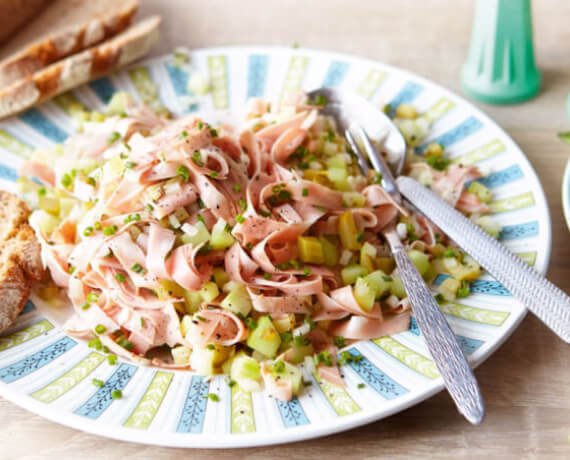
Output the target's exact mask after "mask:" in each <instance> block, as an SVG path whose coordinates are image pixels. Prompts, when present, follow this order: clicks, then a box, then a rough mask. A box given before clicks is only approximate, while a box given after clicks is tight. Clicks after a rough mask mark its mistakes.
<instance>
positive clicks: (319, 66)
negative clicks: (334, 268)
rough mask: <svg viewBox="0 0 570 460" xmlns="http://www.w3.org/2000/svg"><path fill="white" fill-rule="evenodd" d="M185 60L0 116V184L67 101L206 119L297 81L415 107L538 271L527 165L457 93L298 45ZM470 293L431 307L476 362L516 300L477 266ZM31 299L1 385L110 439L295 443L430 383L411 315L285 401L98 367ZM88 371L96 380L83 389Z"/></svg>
mask: <svg viewBox="0 0 570 460" xmlns="http://www.w3.org/2000/svg"><path fill="white" fill-rule="evenodd" d="M192 64H193V68H192V70H188V69H183V68H180V67H176V66H175V65H173V61H172V59H171V57H170V56H164V57H160V58H157V59H153V60H150V61H147V62H144V63H141V64H137V65H135V66H133V67H131V68H129V69H127V70H124V71H121V72H118V73H115V74H113V75H111V76H109V77H106V78H102V79H99V80H97V81H94V82H92V83H90V84H88V85H85V86H83V87H81V88H78V89H76V90H73V91H71V92H69V93H67V94H66V95H64V96H60V97H58V98H56V99H54V100H53V101H50V102H47V103H45V104H42V105H41V106H39V107H37V108H34V109H30V110H28V111H26V112H24V113H22V114H20V115H19V116H17V117H13V118H10V119H8V120H4V121H1V122H0V154H1V155H0V186H2V187H3V188H6V189H10V190H14V189H15V180H16V179H17V173H16V171H17V169H18V166H19V164H20V163H21V162H22V160H23V159H24V158H26V156H28V155H29V154H30V152H31V151H32V150H33V149H35V148H38V147H42V146H47V145H50V144H52V143H54V142H61V141H63V140H64V139H65V138H66V137H67V136H69V135H70V134H71V133H72V132H73V124H72V120H71V118H70V116H69V108H70V105H71V104H72V103H74V102H77V103H79V104H82V105H84V106H85V107H87V108H89V109H92V110H97V109H99V110H100V109H101V108H102V107H103V105H104V104H105V103H106V102H107V101H108V100H109V99H110V97H111V95H112V94H113V92H114V91H116V90H127V91H130V92H131V93H133V94H134V95H135V96H136V97H138V98H141V97H142V96H143V95H144V97H145V98H147V99H148V98H149V97H153V94H154V95H155V97H156V98H159V99H160V102H161V103H162V104H164V105H165V106H166V107H168V108H169V109H170V110H171V111H172V112H174V113H175V114H177V115H181V114H183V113H188V112H192V111H200V112H201V113H204V114H206V119H208V120H209V121H211V122H214V123H216V122H218V121H223V120H227V119H228V117H230V115H229V114H230V113H231V112H235V111H240V110H241V109H242V107H243V104H244V102H245V100H246V99H247V98H248V97H252V96H261V97H266V98H270V99H278V98H279V97H281V95H282V94H284V92H286V91H289V90H291V89H295V88H300V87H302V88H306V89H311V88H315V87H319V86H323V85H328V86H331V85H334V86H341V87H343V88H346V89H348V90H352V91H356V92H358V93H360V94H361V95H362V96H364V97H366V98H367V99H369V100H370V101H372V102H373V103H374V104H381V103H382V104H384V103H391V104H392V106H396V105H398V104H399V103H402V102H411V103H413V104H415V105H416V106H417V107H418V108H419V110H420V111H421V112H422V113H423V116H424V117H426V118H427V119H428V120H430V121H431V122H432V123H433V129H432V133H431V134H430V139H428V141H430V140H432V139H435V140H437V141H438V142H441V143H442V144H444V145H445V147H446V150H447V151H448V152H449V153H450V155H451V156H452V158H453V161H455V162H457V163H463V164H477V165H478V166H481V167H482V168H483V170H484V171H486V173H485V178H484V179H483V182H484V183H485V185H487V186H488V187H490V188H492V189H493V192H494V195H495V201H494V202H493V204H492V205H491V207H492V210H493V213H494V214H495V217H496V219H497V220H498V221H499V222H500V223H501V225H502V226H503V231H502V233H501V240H502V241H503V243H504V244H506V245H507V246H508V247H509V248H510V249H512V250H513V251H515V252H516V253H518V254H519V255H520V256H521V257H522V258H524V260H526V261H527V262H528V263H529V264H531V265H534V266H535V267H536V268H537V269H538V270H539V271H541V272H543V273H544V272H545V271H546V268H547V265H548V258H549V255H550V239H551V238H550V237H551V235H550V218H549V215H548V207H547V204H546V201H545V198H544V193H543V191H542V188H541V186H540V183H539V181H538V179H537V177H536V174H535V173H534V171H533V170H532V168H531V166H530V164H529V162H528V161H527V159H526V158H525V156H524V154H523V153H522V152H521V151H520V149H519V148H518V147H517V146H516V145H515V143H514V142H513V141H512V140H511V139H510V138H509V137H508V136H507V135H506V134H505V132H504V131H502V130H501V129H500V128H499V127H498V126H497V125H496V124H495V123H493V122H492V121H491V120H489V118H487V117H486V116H485V115H484V114H482V113H481V112H479V111H478V110H477V109H475V108H474V107H473V106H471V105H470V104H468V103H467V102H465V101H464V100H463V99H461V98H459V97H457V96H456V95H455V94H452V93H450V92H449V91H447V90H445V89H443V88H440V87H439V86H437V85H435V84H433V83H431V82H429V81H427V80H425V79H423V78H420V77H418V76H416V75H413V74H410V73H408V72H405V71H402V70H399V69H396V68H393V67H390V66H388V65H384V64H381V63H378V62H373V61H368V60H365V59H360V58H355V57H350V56H345V55H340V54H333V53H327V52H320V51H311V50H306V49H290V48H269V47H248V48H244V47H229V48H228V47H226V48H213V49H204V50H197V51H194V52H192ZM194 71H197V72H200V73H201V74H203V75H208V76H209V78H210V81H211V83H212V92H210V93H209V94H207V95H205V96H195V95H193V94H191V93H190V92H189V90H188V89H187V81H188V79H189V78H190V76H191V75H190V74H191V73H192V72H194ZM149 88H150V89H151V90H150V91H149ZM152 88H156V90H154V91H153V90H152ZM230 119H231V117H230ZM441 279H443V278H442V277H440V280H441ZM473 291H474V294H473V295H472V296H470V297H469V298H467V299H462V300H461V302H460V303H459V302H458V303H455V304H448V305H444V306H442V309H443V311H444V312H445V314H446V316H447V318H448V320H449V322H450V324H451V326H452V327H453V330H454V331H455V332H456V334H457V337H458V339H459V341H460V343H461V345H462V347H463V349H464V351H465V353H466V354H467V355H468V357H469V359H470V360H471V362H472V363H473V364H474V365H478V364H480V363H481V362H482V361H484V360H485V359H486V358H487V357H488V356H489V355H490V354H491V353H492V352H493V351H495V350H496V349H497V348H498V347H499V345H500V344H501V343H502V342H503V341H504V340H505V339H506V338H507V337H508V336H509V335H510V334H511V333H512V331H513V330H514V329H515V328H516V326H517V325H518V324H519V322H520V321H521V320H522V318H523V317H524V315H525V312H526V310H525V309H524V308H523V307H522V306H521V305H520V304H519V303H517V302H516V301H515V300H513V298H512V297H511V295H510V293H509V292H508V291H507V290H506V289H505V288H504V287H503V286H501V285H500V284H499V283H498V282H497V281H495V280H493V279H492V278H491V277H489V276H488V275H483V276H482V277H481V279H480V280H478V281H477V282H475V283H473ZM33 301H34V303H35V305H34V304H33V303H32V302H30V303H28V305H27V307H26V309H25V311H24V312H23V313H22V315H21V316H20V317H19V319H18V321H17V322H16V324H14V326H13V327H12V329H11V330H10V331H8V332H7V333H6V334H5V335H4V336H3V337H0V394H1V395H2V396H3V397H5V398H7V399H9V400H11V401H13V402H14V403H16V404H18V405H21V406H23V407H25V408H27V409H29V410H30V411H32V412H35V413H37V414H40V415H42V416H44V417H46V418H49V419H50V420H53V421H55V422H58V423H62V424H65V425H69V426H71V427H74V428H77V429H80V430H85V431H88V432H92V433H96V434H99V435H102V436H108V437H111V438H118V439H122V440H128V441H135V442H141V443H148V444H159V445H165V446H185V447H237V446H255V445H264V444H273V443H282V442H290V441H298V440H301V439H307V438H312V437H316V436H323V435H326V434H330V433H334V432H338V431H342V430H346V429H349V428H353V427H356V426H359V425H362V424H365V423H368V422H371V421H374V420H378V419H380V418H383V417H386V416H388V415H390V414H394V413H396V412H399V411H401V410H403V409H405V408H407V407H410V406H412V405H414V404H416V403H418V402H420V401H422V400H424V399H426V398H428V397H429V396H431V395H433V394H434V393H436V392H438V391H440V390H441V389H442V382H441V379H440V377H439V374H438V371H437V369H436V367H435V365H434V363H433V361H432V360H431V358H430V354H429V352H428V350H427V349H426V346H425V344H424V341H423V338H422V335H421V332H420V331H419V329H418V327H417V324H416V322H415V321H414V320H412V322H411V327H410V330H408V331H406V332H403V333H400V334H397V335H394V336H392V337H379V338H377V339H375V340H370V341H363V342H360V343H357V344H354V345H352V346H350V347H349V349H348V351H349V352H350V353H352V354H353V355H361V356H362V357H363V358H362V359H361V360H359V361H358V362H354V363H351V364H349V365H347V366H346V367H345V368H344V369H343V373H344V375H345V377H346V382H347V386H346V388H341V387H337V386H334V385H330V384H328V383H326V382H319V381H318V380H317V379H313V385H312V386H310V387H308V388H307V391H305V392H304V393H303V395H302V396H300V397H299V398H298V399H294V400H293V401H291V402H288V403H284V402H280V401H276V400H275V399H272V398H270V397H269V396H268V395H267V394H265V393H262V392H258V393H251V394H250V393H247V392H244V391H242V390H240V389H239V388H237V387H235V386H234V387H233V388H229V387H228V386H227V385H226V383H225V382H224V379H223V377H222V376H219V377H215V378H213V379H211V380H208V379H205V378H204V377H201V376H198V375H192V374H191V373H190V372H181V371H172V370H164V369H155V368H150V367H141V366H138V365H136V364H133V363H127V362H120V363H117V364H116V365H114V366H112V365H109V363H108V362H107V361H106V360H105V359H104V357H103V356H102V355H101V354H100V353H98V352H96V351H93V350H91V349H89V348H88V347H87V346H86V344H85V343H82V342H80V341H78V340H76V339H72V338H70V337H67V336H66V335H65V334H64V333H63V332H62V331H61V328H60V326H61V321H62V315H61V314H58V310H54V309H50V307H48V306H45V305H42V304H41V302H40V301H39V300H38V301H36V299H33ZM93 378H97V379H100V380H102V381H104V382H105V385H104V386H103V387H101V388H98V387H95V386H94V385H93V384H92V383H91V382H92V379H93ZM361 383H364V384H365V385H364V386H362V385H359V384H361ZM115 389H120V390H122V393H123V398H122V399H113V398H112V395H111V393H112V392H113V390H115ZM209 393H214V394H216V395H218V397H219V402H214V401H212V400H211V399H209V398H206V397H205V396H206V395H207V394H209ZM459 419H460V416H459V415H458V420H459Z"/></svg>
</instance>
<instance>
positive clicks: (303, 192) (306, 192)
mask: <svg viewBox="0 0 570 460" xmlns="http://www.w3.org/2000/svg"><path fill="white" fill-rule="evenodd" d="M302 194H303V196H309V189H308V188H304V189H303V191H302Z"/></svg>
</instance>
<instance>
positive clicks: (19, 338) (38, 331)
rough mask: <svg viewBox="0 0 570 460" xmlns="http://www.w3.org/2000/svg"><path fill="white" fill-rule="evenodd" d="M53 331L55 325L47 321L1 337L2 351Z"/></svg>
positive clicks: (0, 347) (0, 348) (0, 346)
mask: <svg viewBox="0 0 570 460" xmlns="http://www.w3.org/2000/svg"><path fill="white" fill-rule="evenodd" d="M52 329H53V325H52V324H51V323H50V322H49V321H48V320H46V319H44V320H42V321H40V322H38V323H36V324H32V325H31V326H30V327H27V328H25V329H22V330H19V331H16V332H13V333H12V334H10V335H7V336H5V337H0V351H4V350H8V349H9V348H12V347H15V346H16V345H20V344H21V343H24V342H27V341H28V340H32V339H35V338H36V337H39V336H40V335H42V334H44V333H46V332H48V331H50V330H52Z"/></svg>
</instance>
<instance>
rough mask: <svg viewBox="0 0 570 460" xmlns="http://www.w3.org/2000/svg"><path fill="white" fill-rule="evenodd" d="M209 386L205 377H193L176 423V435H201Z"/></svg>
mask: <svg viewBox="0 0 570 460" xmlns="http://www.w3.org/2000/svg"><path fill="white" fill-rule="evenodd" d="M209 389H210V384H209V383H208V382H206V380H205V377H201V376H199V375H195V376H193V377H192V381H191V382H190V388H189V390H188V395H187V396H186V401H185V402H184V408H183V409H182V415H181V416H180V421H179V422H178V428H177V429H176V431H177V432H178V433H201V432H202V429H203V427H204V417H205V416H206V405H207V403H208V398H207V395H208V391H209Z"/></svg>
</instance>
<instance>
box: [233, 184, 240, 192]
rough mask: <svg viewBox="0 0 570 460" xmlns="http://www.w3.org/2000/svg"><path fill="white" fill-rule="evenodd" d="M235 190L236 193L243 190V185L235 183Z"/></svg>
mask: <svg viewBox="0 0 570 460" xmlns="http://www.w3.org/2000/svg"><path fill="white" fill-rule="evenodd" d="M233 191H234V192H235V193H239V192H241V185H239V184H235V185H234V187H233Z"/></svg>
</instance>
